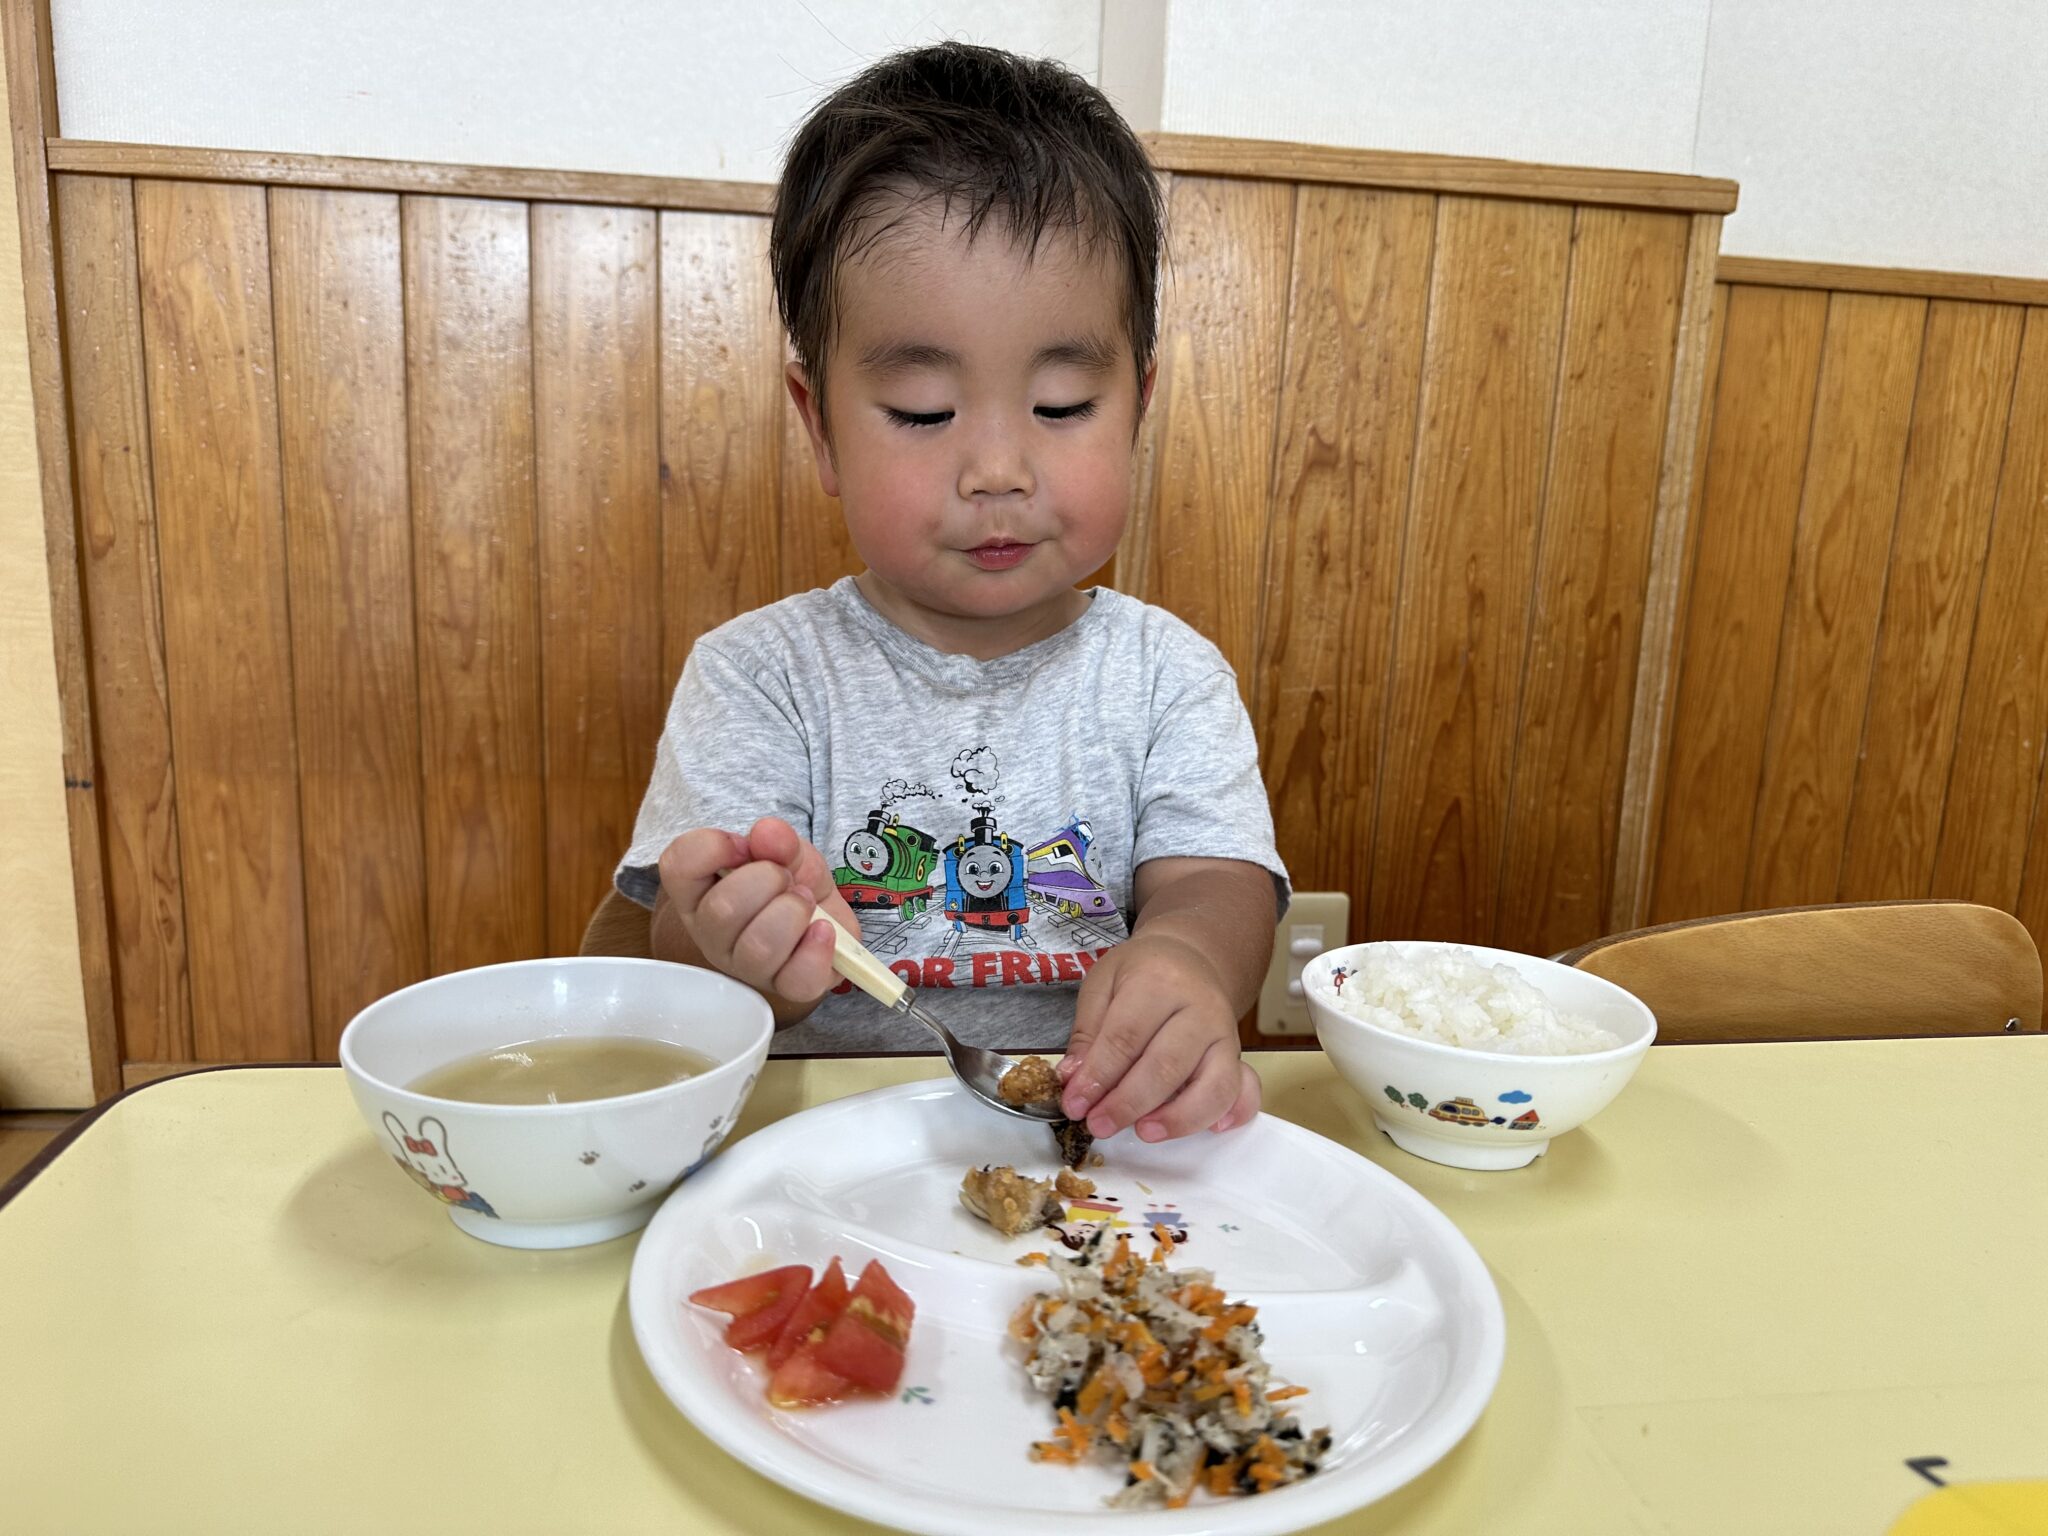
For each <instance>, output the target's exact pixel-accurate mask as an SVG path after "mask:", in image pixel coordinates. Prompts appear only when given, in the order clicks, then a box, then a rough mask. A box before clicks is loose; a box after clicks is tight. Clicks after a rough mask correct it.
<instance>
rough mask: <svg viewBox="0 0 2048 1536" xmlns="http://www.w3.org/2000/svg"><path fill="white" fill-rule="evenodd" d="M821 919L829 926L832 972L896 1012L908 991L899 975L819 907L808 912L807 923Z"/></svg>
mask: <svg viewBox="0 0 2048 1536" xmlns="http://www.w3.org/2000/svg"><path fill="white" fill-rule="evenodd" d="M820 918H823V919H824V920H825V921H826V922H828V923H831V924H832V969H833V970H835V971H837V972H838V973H839V974H840V975H842V976H844V977H845V978H846V979H847V980H848V981H850V982H852V983H853V984H854V985H855V986H856V987H859V988H860V989H861V991H863V992H865V993H867V995H868V996H869V997H872V998H873V999H874V1000H875V1001H876V1002H878V1003H881V1004H883V1005H884V1006H885V1007H889V1008H897V1009H900V1008H901V1007H902V1006H903V994H904V993H905V992H907V991H909V990H910V989H909V987H908V986H907V985H905V983H904V980H903V978H902V977H901V976H898V975H897V974H896V973H895V972H894V971H892V970H890V969H889V967H888V966H886V965H884V964H882V962H881V961H880V960H878V959H877V958H876V957H875V955H874V952H873V951H871V950H870V949H869V948H868V947H867V946H866V945H865V944H863V943H861V941H860V940H859V939H857V938H856V937H854V935H852V934H850V933H848V932H847V931H846V930H845V929H844V928H842V927H840V926H839V924H838V923H837V922H835V921H834V920H833V918H832V916H831V914H829V913H828V912H826V910H825V909H824V908H823V907H814V908H812V909H811V920H812V921H813V922H816V921H817V920H818V919H820Z"/></svg>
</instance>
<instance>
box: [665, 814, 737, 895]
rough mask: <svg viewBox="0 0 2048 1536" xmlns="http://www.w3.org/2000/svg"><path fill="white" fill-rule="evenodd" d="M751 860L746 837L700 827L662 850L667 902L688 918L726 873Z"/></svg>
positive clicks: (686, 833) (676, 839)
mask: <svg viewBox="0 0 2048 1536" xmlns="http://www.w3.org/2000/svg"><path fill="white" fill-rule="evenodd" d="M747 860H748V852H747V844H746V840H745V839H744V838H740V837H735V836H734V835H733V834H732V833H730V832H722V831H720V830H719V829H718V828H716V827H698V828H697V829H696V830H694V831H691V832H685V833H683V834H682V836H680V837H678V838H675V839H674V840H673V841H671V842H670V843H669V845H668V846H667V847H666V848H664V849H662V851H661V859H660V864H659V867H660V870H661V885H662V889H663V890H665V891H667V892H668V899H669V900H670V901H672V902H674V903H675V904H676V909H677V910H678V911H680V912H681V913H682V914H683V915H684V916H685V917H688V916H690V915H691V914H692V913H694V912H695V911H696V910H697V908H698V906H699V905H700V904H701V903H702V902H703V900H704V896H705V893H706V892H707V891H709V890H710V889H711V887H712V886H713V885H715V884H717V883H718V877H719V876H720V875H721V874H723V873H725V872H726V871H727V870H732V869H738V868H739V867H740V866H741V865H742V864H745V863H746V862H747Z"/></svg>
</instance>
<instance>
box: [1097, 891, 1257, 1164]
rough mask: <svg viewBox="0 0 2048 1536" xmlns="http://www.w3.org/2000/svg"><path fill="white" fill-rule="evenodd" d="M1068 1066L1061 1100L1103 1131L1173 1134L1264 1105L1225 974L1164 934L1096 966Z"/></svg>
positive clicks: (1217, 1124) (1237, 1118)
mask: <svg viewBox="0 0 2048 1536" xmlns="http://www.w3.org/2000/svg"><path fill="white" fill-rule="evenodd" d="M1060 1075H1061V1076H1062V1077H1063V1078H1065V1079H1066V1084H1067V1086H1066V1091H1065V1093H1064V1094H1063V1095H1062V1097H1061V1101H1060V1103H1061V1108H1062V1109H1063V1111H1064V1112H1065V1113H1066V1115H1067V1116H1068V1118H1070V1119H1074V1120H1079V1119H1082V1118H1083V1117H1086V1119H1087V1122H1088V1129H1089V1131H1090V1132H1092V1133H1093V1134H1094V1135H1095V1136H1097V1137H1108V1136H1114V1135H1115V1134H1116V1133H1117V1132H1118V1131H1121V1130H1123V1129H1124V1128H1125V1127H1126V1126H1131V1125H1135V1126H1136V1127H1137V1128H1138V1137H1139V1139H1140V1140H1142V1141H1168V1140H1171V1139H1173V1138H1174V1137H1177V1136H1187V1135H1191V1134H1192V1133H1194V1132H1196V1131H1199V1130H1202V1129H1203V1128H1205V1127H1206V1128H1207V1129H1209V1130H1212V1131H1227V1130H1229V1129H1230V1128H1231V1127H1232V1126H1233V1125H1242V1124H1244V1123H1245V1122H1246V1121H1248V1120H1250V1119H1251V1118H1252V1117H1253V1116H1254V1115H1256V1114H1257V1113H1258V1112H1259V1078H1258V1074H1257V1073H1255V1072H1253V1071H1252V1069H1251V1068H1250V1067H1248V1066H1246V1065H1245V1064H1244V1062H1243V1061H1241V1060H1239V1058H1238V1046H1237V1014H1236V1013H1235V1011H1233V1010H1232V1008H1231V1006H1230V999H1229V994H1228V990H1227V988H1226V987H1225V984H1224V981H1223V978H1222V976H1221V975H1220V973H1219V972H1218V971H1217V969H1216V967H1215V965H1214V964H1213V963H1212V962H1211V961H1210V960H1209V958H1208V956H1206V955H1204V954H1203V953H1202V952H1201V951H1200V950H1199V949H1197V948H1196V947H1195V946H1194V945H1192V944H1190V943H1188V942H1187V941H1186V940H1184V939H1180V938H1176V937H1171V936H1168V935H1165V934H1157V935H1153V934H1146V933H1143V932H1140V933H1138V934H1135V935H1133V936H1132V937H1131V938H1128V939H1126V940H1125V941H1124V942H1123V943H1121V944H1119V945H1117V946H1116V948H1114V949H1112V950H1111V951H1110V952H1109V953H1108V954H1106V955H1104V956H1103V957H1102V958H1101V959H1100V960H1098V961H1097V962H1096V963H1095V966H1094V968H1093V969H1092V970H1091V971H1089V973H1088V979H1087V980H1086V981H1084V982H1083V983H1082V984H1081V992H1080V998H1079V1001H1078V1005H1077V1007H1076V1009H1075V1012H1074V1032H1073V1037H1072V1038H1071V1039H1070V1040H1069V1042H1068V1044H1067V1054H1066V1057H1065V1059H1063V1060H1062V1061H1061V1062H1060Z"/></svg>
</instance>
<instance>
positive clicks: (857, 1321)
mask: <svg viewBox="0 0 2048 1536" xmlns="http://www.w3.org/2000/svg"><path fill="white" fill-rule="evenodd" d="M690 1300H692V1301H694V1302H696V1303H697V1304H698V1305H699V1306H703V1307H709V1308H711V1309H712V1310H713V1311H715V1312H723V1313H725V1314H726V1315H727V1316H728V1317H730V1318H731V1319H732V1321H731V1322H730V1323H728V1324H727V1325H726V1329H725V1341H726V1342H727V1343H728V1344H730V1345H731V1346H732V1347H733V1348H734V1349H737V1350H739V1351H741V1352H742V1353H745V1352H748V1351H752V1350H766V1351H767V1352H768V1367H769V1372H770V1374H769V1377H768V1401H769V1402H770V1403H772V1404H774V1405H775V1406H776V1407H777V1408H804V1407H810V1406H812V1405H814V1404H818V1403H830V1402H835V1401H837V1400H838V1399H839V1398H842V1397H848V1396H852V1395H854V1394H855V1393H861V1392H894V1391H895V1390H896V1384H897V1383H898V1382H899V1381H901V1380H902V1379H903V1352H904V1346H905V1345H907V1344H908V1343H909V1342H910V1323H911V1319H912V1318H914V1317H915V1316H916V1315H917V1306H916V1304H915V1303H914V1302H912V1301H911V1299H910V1297H909V1296H907V1295H906V1294H904V1291H903V1288H902V1287H901V1286H899V1285H898V1284H897V1283H896V1282H895V1281H894V1280H891V1279H890V1278H889V1272H888V1271H887V1270H886V1269H884V1268H882V1266H881V1263H880V1262H879V1261H877V1260H872V1259H871V1260H869V1261H868V1263H867V1265H866V1266H865V1267H864V1268H863V1269H862V1270H861V1272H860V1281H859V1283H858V1284H857V1285H854V1286H851V1287H849V1286H848V1285H847V1283H846V1271H845V1270H844V1269H842V1268H841V1267H840V1264H839V1260H838V1259H837V1258H834V1259H833V1260H832V1262H831V1263H830V1264H828V1265H826V1266H825V1271H824V1273H823V1274H821V1275H820V1276H819V1277H818V1283H817V1284H816V1285H812V1284H811V1271H810V1267H809V1266H808V1265H805V1264H786V1265H784V1266H783V1267H782V1268H781V1269H770V1270H764V1271H763V1272H762V1273H760V1274H758V1275H746V1276H744V1277H742V1278H741V1279H738V1280H730V1281H727V1282H726V1283H725V1284H724V1285H712V1286H706V1287H705V1288H704V1289H703V1290H701V1291H693V1292H691V1293H690Z"/></svg>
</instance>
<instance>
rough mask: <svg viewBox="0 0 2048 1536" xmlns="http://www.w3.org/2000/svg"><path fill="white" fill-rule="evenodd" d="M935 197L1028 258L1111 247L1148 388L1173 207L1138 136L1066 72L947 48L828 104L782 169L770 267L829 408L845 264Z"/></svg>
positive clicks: (899, 64)
mask: <svg viewBox="0 0 2048 1536" xmlns="http://www.w3.org/2000/svg"><path fill="white" fill-rule="evenodd" d="M927 200H933V201H936V202H937V204H938V206H939V208H940V209H941V211H942V212H943V214H944V215H945V217H946V218H947V220H948V221H949V222H950V223H954V224H956V225H957V227H958V228H960V229H961V231H962V232H963V234H964V235H965V236H966V237H967V238H973V237H974V236H975V235H976V234H978V233H979V232H980V230H981V229H982V227H983V226H984V225H986V224H987V223H988V221H989V220H990V219H991V218H994V219H996V220H997V221H998V223H999V225H1000V227H1001V228H1002V230H1003V232H1004V233H1006V234H1007V235H1009V236H1010V237H1011V238H1013V239H1015V240H1016V241H1017V243H1018V244H1019V245H1021V246H1022V247H1023V248H1024V249H1025V250H1026V251H1027V252H1028V251H1033V250H1036V249H1037V246H1038V243H1039V241H1040V240H1041V239H1042V238H1044V236H1045V235H1046V234H1047V233H1048V232H1052V231H1062V230H1072V231H1074V232H1075V233H1077V234H1079V235H1080V236H1081V238H1082V240H1083V241H1084V242H1085V243H1088V244H1095V243H1097V242H1101V243H1103V244H1106V245H1107V246H1108V248H1109V249H1110V250H1111V251H1113V252H1114V254H1115V256H1116V258H1117V260H1118V263H1119V265H1120V266H1121V267H1122V268H1123V273H1124V282H1125V296H1124V313H1125V321H1126V324H1127V325H1128V328H1129V336H1130V342H1131V351H1132V353H1133V354H1134V355H1135V357H1136V359H1137V366H1138V378H1139V381H1140V384H1141V385H1142V383H1143V380H1144V377H1145V374H1146V372H1147V371H1148V370H1149V369H1150V367H1151V365H1152V352H1153V347H1154V345H1155V341H1156V334H1157V327H1158V320H1157V315H1156V300H1157V297H1158V287H1159V277H1158V274H1159V254H1160V251H1159V248H1160V240H1161V228H1162V225H1163V224H1164V209H1163V207H1162V205H1161V200H1160V195H1159V182H1158V180H1157V178H1156V177H1155V176H1154V175H1153V172H1152V167H1151V165H1150V164H1149V162H1147V160H1146V158H1145V151H1144V149H1143V147H1142V146H1140V145H1139V143H1138V140H1137V136H1136V135H1135V134H1133V133H1132V132H1131V130H1130V127H1129V125H1128V124H1126V123H1125V122H1124V120H1123V119H1122V118H1121V117H1119V116H1118V115H1117V112H1116V109H1115V108H1114V107H1112V106H1111V105H1110V104H1109V98H1108V97H1106V96H1104V95H1103V94H1102V92H1101V91H1099V90H1097V89H1096V88H1095V87H1094V86H1092V85H1090V84H1089V83H1088V82H1087V81H1086V80H1083V79H1082V78H1081V77H1080V76H1079V75H1077V74H1075V73H1074V72H1073V71H1072V70H1070V69H1068V68H1066V66H1064V65H1062V64H1060V63H1058V62H1056V61H1054V60H1051V59H1026V58H1019V57H1018V56H1017V55H1016V54H1013V53H1005V52H1004V51H1002V50H1001V49H998V48H978V47H974V46H971V45H969V44H966V43H938V44H934V45H933V46H931V47H927V48H914V49H911V50H909V51H907V52H904V53H898V54H893V55H891V56H890V57H888V58H886V59H883V60H882V61H881V62H879V63H877V64H875V65H872V66H871V67H869V68H868V69H865V70H863V71H861V73H860V74H859V75H857V76H856V77H855V78H854V79H853V80H851V81H849V82H848V83H847V84H845V85H843V86H841V87H840V88H839V89H838V90H836V91H834V92H833V93H832V94H831V95H830V96H828V97H826V98H825V100H824V101H822V102H821V103H819V105H818V106H817V108H816V109H815V110H813V111H812V113H811V115H810V116H809V117H808V118H806V119H805V120H804V122H803V125H802V126H801V127H800V128H798V129H797V133H796V138H795V139H794V140H793V141H792V142H791V144H790V147H789V157H788V159H787V160H785V161H784V163H783V168H782V180H781V183H780V185H779V186H778V188H777V190H776V195H775V219H774V223H773V226H772V229H771V232H770V235H769V246H768V250H769V260H770V262H771V264H772V265H773V267H774V269H775V297H776V301H777V303H778V304H779V305H780V306H781V309H782V322H783V324H784V325H786V326H787V327H788V328H789V335H790V339H791V341H792V342H793V343H794V345H795V348H796V355H797V361H799V362H800V363H802V364H803V366H804V369H805V371H806V372H807V373H809V375H810V379H811V388H812V390H813V391H814V392H815V393H816V394H817V396H818V398H819V400H820V402H821V403H822V401H823V386H824V371H825V370H824V364H825V354H826V352H827V350H828V349H829V348H830V346H831V343H832V339H833V335H834V332H835V330H836V327H837V323H838V272H839V266H840V264H841V263H842V262H845V261H848V260H851V259H853V258H855V257H858V256H859V255H860V253H861V252H862V251H864V250H866V249H867V248H868V247H869V246H870V245H872V244H873V243H874V242H875V241H876V240H877V239H879V238H880V237H881V236H882V235H883V234H885V233H886V232H887V231H888V229H889V228H890V227H891V226H892V225H893V224H894V223H895V222H896V220H897V218H899V217H900V216H901V214H902V213H903V212H904V211H905V210H906V208H907V207H909V206H912V205H915V204H918V203H923V202H925V201H927Z"/></svg>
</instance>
